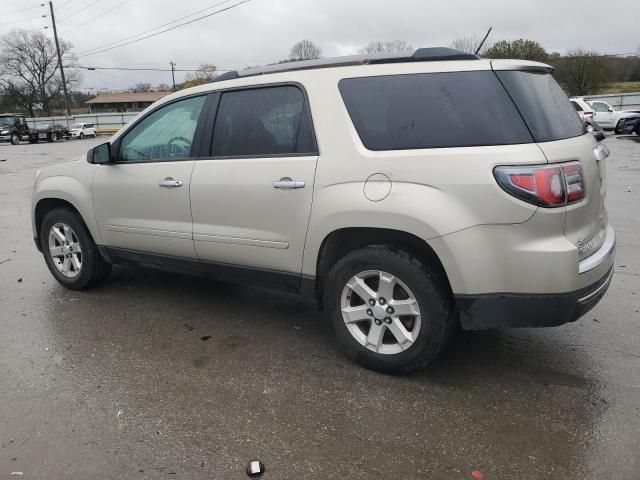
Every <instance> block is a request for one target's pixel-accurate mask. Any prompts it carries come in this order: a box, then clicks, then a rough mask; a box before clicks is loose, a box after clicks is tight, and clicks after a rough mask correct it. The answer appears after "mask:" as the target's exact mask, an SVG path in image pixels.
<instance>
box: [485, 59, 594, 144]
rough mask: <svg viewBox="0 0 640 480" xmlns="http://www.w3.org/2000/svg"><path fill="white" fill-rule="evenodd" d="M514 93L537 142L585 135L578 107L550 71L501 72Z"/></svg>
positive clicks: (512, 93) (504, 81) (506, 85)
mask: <svg viewBox="0 0 640 480" xmlns="http://www.w3.org/2000/svg"><path fill="white" fill-rule="evenodd" d="M497 75H498V77H499V78H500V80H501V81H502V83H503V84H504V86H505V88H506V89H507V90H508V91H509V93H510V94H511V97H512V98H513V100H514V101H515V103H516V105H517V106H518V109H519V110H520V113H521V114H522V116H523V118H524V120H525V122H527V126H528V127H529V129H530V130H531V133H532V134H533V138H534V139H535V141H536V142H548V141H552V140H561V139H563V138H571V137H577V136H579V135H582V134H583V128H582V123H581V122H580V118H579V117H578V116H577V115H576V110H575V108H573V107H572V106H571V102H569V99H568V98H567V96H566V95H565V93H564V92H563V91H562V88H560V85H558V83H557V82H556V81H555V80H554V79H553V77H552V76H551V75H550V74H548V73H538V72H517V71H503V72H497Z"/></svg>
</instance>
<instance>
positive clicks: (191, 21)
mask: <svg viewBox="0 0 640 480" xmlns="http://www.w3.org/2000/svg"><path fill="white" fill-rule="evenodd" d="M230 1H232V0H224V1H222V2H219V3H216V4H215V5H211V6H210V7H207V8H204V9H202V10H199V11H198V12H194V13H191V14H189V15H186V16H184V17H181V18H178V19H177V20H172V21H171V22H168V23H165V24H163V25H160V26H158V27H155V28H151V29H149V30H146V31H144V32H140V33H137V34H135V35H131V36H129V37H125V38H123V39H120V40H117V41H115V42H111V43H107V44H105V45H102V46H100V47H95V48H90V49H89V50H85V51H84V52H80V54H79V55H78V56H80V57H82V56H86V55H93V54H94V53H101V52H105V51H107V50H112V49H113V48H118V47H122V46H124V45H129V44H130V43H135V42H138V41H140V40H144V39H145V38H149V37H153V36H155V35H159V34H161V33H164V32H168V31H169V30H173V29H175V28H178V27H181V26H184V25H188V24H189V23H193V22H196V21H198V20H202V19H203V18H207V17H210V16H212V15H216V14H218V13H220V12H224V11H225V10H229V9H231V8H235V7H237V6H238V5H241V4H242V3H247V2H249V1H251V0H245V1H243V2H240V3H237V4H235V5H231V6H230V7H227V8H224V9H222V10H217V11H215V12H213V13H210V14H207V15H204V16H202V17H198V18H195V19H193V20H190V21H189V22H185V23H183V24H178V25H174V26H173V27H170V28H168V29H165V30H162V31H160V32H156V33H153V34H150V35H147V36H145V37H142V38H139V39H136V40H133V41H131V42H127V43H122V42H124V41H125V40H129V39H131V38H135V37H139V36H141V35H144V34H146V33H149V32H153V31H154V30H158V29H160V28H162V27H166V26H167V25H171V24H172V23H176V22H179V21H180V20H184V19H185V18H189V17H192V16H194V15H197V14H198V13H201V12H203V11H205V10H210V9H212V8H215V7H217V6H220V5H222V4H224V3H229V2H230ZM118 43H122V44H121V45H116V44H118ZM110 45H115V46H114V47H110V48H104V47H109V46H110ZM89 52H90V53H89Z"/></svg>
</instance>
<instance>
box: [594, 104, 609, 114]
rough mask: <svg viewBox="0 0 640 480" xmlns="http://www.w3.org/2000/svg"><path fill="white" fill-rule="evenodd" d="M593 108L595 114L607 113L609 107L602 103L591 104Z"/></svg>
mask: <svg viewBox="0 0 640 480" xmlns="http://www.w3.org/2000/svg"><path fill="white" fill-rule="evenodd" d="M593 108H594V110H595V111H596V112H608V111H609V107H608V106H607V105H605V104H604V103H602V102H593Z"/></svg>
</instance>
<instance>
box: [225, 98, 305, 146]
mask: <svg viewBox="0 0 640 480" xmlns="http://www.w3.org/2000/svg"><path fill="white" fill-rule="evenodd" d="M315 150H316V149H315V142H314V140H313V133H312V129H311V123H310V121H309V115H308V114H307V113H306V109H305V102H304V95H303V94H302V91H300V89H299V88H296V87H293V86H283V87H271V88H259V89H252V90H237V91H233V92H227V93H223V94H222V98H221V99H220V106H219V107H218V114H217V116H216V123H215V128H214V133H213V155H214V156H216V157H230V156H259V155H284V154H308V153H314V152H315Z"/></svg>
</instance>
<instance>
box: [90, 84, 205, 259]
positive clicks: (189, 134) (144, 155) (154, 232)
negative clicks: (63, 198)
mask: <svg viewBox="0 0 640 480" xmlns="http://www.w3.org/2000/svg"><path fill="white" fill-rule="evenodd" d="M206 99H207V96H206V95H199V96H193V97H187V98H181V99H179V100H177V101H175V102H171V103H169V104H166V105H163V106H161V107H159V108H158V109H156V110H154V111H153V112H151V113H150V114H148V115H146V116H145V117H143V118H142V119H141V120H139V121H138V122H137V123H136V124H134V125H133V126H132V127H131V128H130V129H129V130H128V131H127V132H125V133H124V134H123V135H122V136H121V137H120V138H118V140H117V141H116V142H115V143H114V147H113V149H114V153H115V154H116V155H117V160H116V162H115V163H111V164H105V165H97V166H96V167H97V171H96V173H95V175H94V177H93V186H92V191H93V203H94V209H95V215H96V220H97V222H98V226H99V228H100V233H101V236H102V240H103V242H104V244H105V245H106V246H108V247H115V248H119V249H126V250H134V251H138V252H149V253H155V254H161V255H168V256H172V257H182V258H190V259H194V258H195V257H196V254H195V250H194V247H193V236H192V230H191V229H192V223H191V207H190V200H189V184H190V181H191V174H192V172H193V166H194V160H193V158H194V157H195V156H196V155H197V153H196V152H198V151H199V148H200V145H199V139H200V138H201V136H202V135H201V127H200V128H198V127H199V125H200V126H201V125H202V123H200V122H199V118H200V116H201V115H202V116H206V115H205V114H203V113H202V112H204V111H206V109H205V108H204V106H205V102H206Z"/></svg>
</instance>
